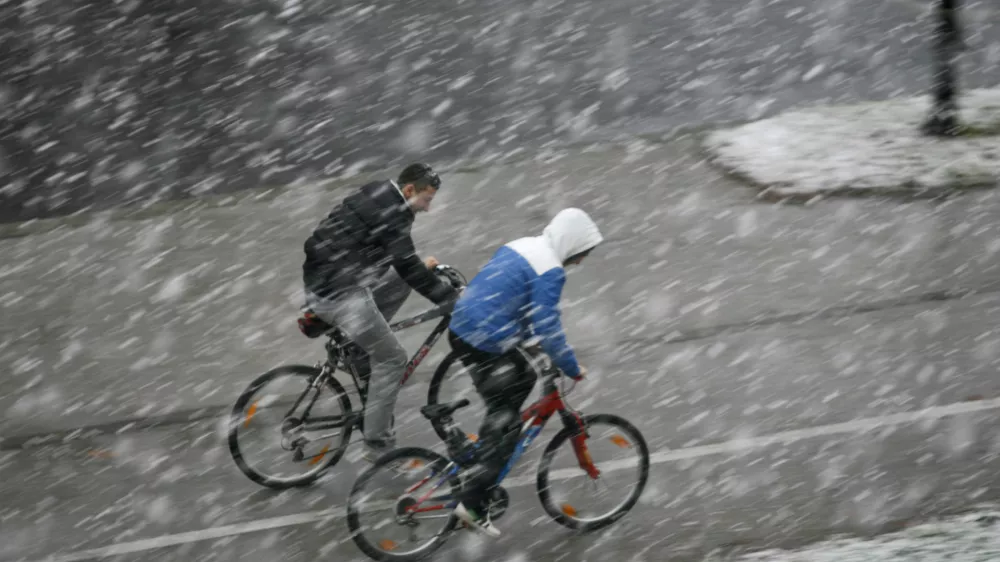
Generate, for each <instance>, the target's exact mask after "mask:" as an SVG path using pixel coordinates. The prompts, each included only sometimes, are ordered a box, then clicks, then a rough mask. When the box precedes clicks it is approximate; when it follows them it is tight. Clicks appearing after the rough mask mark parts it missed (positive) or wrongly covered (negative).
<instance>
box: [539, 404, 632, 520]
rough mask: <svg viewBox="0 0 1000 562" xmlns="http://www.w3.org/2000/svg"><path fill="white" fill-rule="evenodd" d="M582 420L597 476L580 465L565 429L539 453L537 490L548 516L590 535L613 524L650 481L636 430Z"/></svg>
mask: <svg viewBox="0 0 1000 562" xmlns="http://www.w3.org/2000/svg"><path fill="white" fill-rule="evenodd" d="M584 422H585V423H586V426H587V431H588V433H589V434H590V436H589V437H588V438H587V439H586V440H585V442H586V448H587V451H588V453H589V454H590V457H591V459H592V460H593V464H594V466H596V468H597V469H598V470H599V472H600V474H599V476H597V478H594V477H592V476H591V475H590V474H588V472H587V471H586V470H585V469H584V468H582V467H581V466H580V459H579V457H578V456H577V454H576V450H575V449H574V447H573V432H572V431H571V430H569V429H567V428H564V429H563V430H561V431H560V432H559V433H558V434H556V436H555V437H553V438H552V441H550V442H549V444H548V446H547V447H546V448H545V452H544V453H543V454H542V458H541V460H540V462H539V466H538V480H537V486H538V496H539V499H540V500H541V503H542V507H543V508H544V509H545V511H546V513H548V514H549V516H550V517H552V518H553V519H554V520H555V521H556V522H557V523H559V524H561V525H563V526H565V527H568V528H570V529H574V530H578V531H581V532H589V531H594V530H597V529H601V528H603V527H606V526H608V525H610V524H612V523H614V522H615V521H617V520H618V519H620V518H621V517H622V516H624V515H625V514H626V513H628V511H629V510H631V509H632V508H633V507H634V506H635V504H636V503H637V502H638V500H639V497H640V496H641V495H642V492H643V490H644V489H645V487H646V481H647V479H648V477H649V448H648V446H647V445H646V441H645V439H644V438H643V436H642V434H641V433H640V432H639V430H638V429H636V428H635V426H633V425H632V424H631V423H629V422H628V421H627V420H625V419H623V418H621V417H618V416H615V415H611V414H596V415H590V416H585V417H584ZM609 452H610V453H611V454H609ZM614 453H623V454H614Z"/></svg>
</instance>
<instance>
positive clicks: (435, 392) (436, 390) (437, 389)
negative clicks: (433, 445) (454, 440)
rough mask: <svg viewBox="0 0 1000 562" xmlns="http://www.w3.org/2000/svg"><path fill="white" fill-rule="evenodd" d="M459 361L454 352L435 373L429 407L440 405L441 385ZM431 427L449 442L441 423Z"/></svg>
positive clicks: (428, 395)
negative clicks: (453, 365) (449, 370)
mask: <svg viewBox="0 0 1000 562" xmlns="http://www.w3.org/2000/svg"><path fill="white" fill-rule="evenodd" d="M456 360H458V353H456V352H454V351H452V352H449V353H448V355H446V356H445V358H444V359H442V360H441V363H439V364H438V367H437V369H436V370H435V371H434V376H432V377H431V382H430V385H429V386H428V387H427V405H428V406H434V405H436V404H438V403H439V398H440V394H441V385H442V384H443V383H444V377H445V375H446V374H447V373H448V368H449V367H451V365H452V363H454V362H455V361H456ZM431 426H432V427H433V428H434V433H436V434H437V436H438V437H439V438H440V439H441V440H442V441H447V440H448V432H447V431H445V428H444V427H443V426H442V425H441V424H440V423H435V422H431Z"/></svg>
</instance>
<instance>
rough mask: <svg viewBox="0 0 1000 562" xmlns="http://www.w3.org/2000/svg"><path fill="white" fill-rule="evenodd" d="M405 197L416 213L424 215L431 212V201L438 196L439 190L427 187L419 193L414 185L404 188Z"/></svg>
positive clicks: (407, 185) (410, 184) (409, 184)
mask: <svg viewBox="0 0 1000 562" xmlns="http://www.w3.org/2000/svg"><path fill="white" fill-rule="evenodd" d="M402 191H403V196H405V197H406V200H407V201H408V202H409V203H410V208H411V209H413V212H414V213H423V212H426V211H430V210H431V201H433V200H434V196H435V195H437V190H436V189H434V188H433V187H425V188H423V189H422V190H420V191H417V187H416V186H415V185H413V184H412V183H408V184H406V185H405V186H403V190H402Z"/></svg>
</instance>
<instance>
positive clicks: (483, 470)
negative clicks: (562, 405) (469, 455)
mask: <svg viewBox="0 0 1000 562" xmlns="http://www.w3.org/2000/svg"><path fill="white" fill-rule="evenodd" d="M448 341H449V342H450V343H451V348H452V349H454V350H455V352H456V353H458V354H459V359H460V360H461V361H462V363H463V364H464V365H465V366H466V367H468V368H469V371H470V373H471V375H472V382H473V384H475V385H476V392H478V393H479V396H481V397H482V399H483V402H485V403H486V417H485V418H483V423H482V424H481V425H480V426H479V452H478V459H477V460H478V461H479V462H478V464H477V465H475V466H472V467H470V468H469V469H468V470H467V472H466V474H467V475H468V476H469V478H468V479H467V480H466V484H465V487H464V489H463V490H462V493H461V497H460V498H459V499H460V500H461V501H462V503H463V504H465V506H466V507H468V508H471V509H477V510H480V511H481V513H483V514H485V510H486V508H487V507H488V506H489V494H490V489H491V488H492V487H493V485H494V484H495V483H496V480H497V478H499V476H500V473H501V472H502V471H503V468H504V466H506V464H507V461H509V460H510V457H511V456H512V455H513V454H514V450H515V449H516V448H517V441H518V437H519V436H520V433H521V407H522V406H523V405H524V402H525V400H527V399H528V396H529V395H530V394H531V390H532V389H533V388H534V386H535V372H534V370H532V369H531V368H530V366H529V365H528V364H527V362H526V361H525V360H524V358H523V357H522V356H521V355H520V354H518V353H516V352H511V353H507V354H503V355H496V354H493V353H487V352H485V351H480V350H478V349H476V348H474V347H472V346H471V345H469V344H467V343H465V342H464V341H462V340H461V339H460V338H459V337H458V336H457V335H455V333H454V332H451V331H450V330H449V332H448Z"/></svg>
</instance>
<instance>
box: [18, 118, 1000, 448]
mask: <svg viewBox="0 0 1000 562" xmlns="http://www.w3.org/2000/svg"><path fill="white" fill-rule="evenodd" d="M700 143H701V140H700V138H697V137H695V136H689V137H685V138H680V139H675V140H671V141H669V142H664V143H653V142H649V141H638V140H637V141H634V142H630V143H623V144H614V145H608V144H605V145H597V146H593V147H589V148H588V147H573V148H567V149H562V150H559V151H553V152H551V153H549V154H546V155H544V156H542V155H540V156H539V157H538V158H536V159H534V160H525V161H521V162H515V163H508V164H503V165H498V166H493V167H486V168H483V169H479V170H474V169H466V170H460V171H456V172H454V173H450V174H447V175H446V177H445V184H446V187H445V188H444V189H443V190H442V192H441V193H440V194H439V196H438V198H437V199H436V200H435V203H436V207H435V209H434V210H433V211H432V212H431V213H430V214H428V215H424V216H421V217H420V218H419V220H418V221H417V224H416V227H415V229H414V236H415V239H416V240H417V243H418V247H419V248H420V249H421V251H422V253H423V254H424V255H434V256H436V257H438V258H439V259H440V260H441V261H442V262H444V263H449V264H452V265H455V266H457V267H458V268H460V269H461V270H462V271H463V272H464V273H465V274H466V275H467V276H468V277H470V278H471V277H472V275H474V274H475V272H476V270H477V268H478V267H479V266H480V265H481V264H482V263H483V262H484V261H485V260H486V259H487V258H488V257H489V255H490V254H491V253H492V252H493V251H494V250H495V248H496V247H497V245H499V244H500V243H502V242H503V241H506V240H509V239H511V238H515V237H519V236H523V235H527V234H534V233H537V232H540V230H541V228H542V227H543V226H544V224H545V223H546V222H547V219H548V217H550V216H551V215H552V214H554V213H555V212H556V211H557V210H558V209H560V208H562V207H564V206H568V205H577V206H580V207H582V208H584V209H586V210H587V211H588V212H591V213H592V214H593V216H594V217H595V219H596V220H597V221H598V223H599V224H600V225H601V228H602V230H603V231H604V234H605V237H606V239H607V243H606V245H605V246H604V247H603V248H602V249H601V250H599V251H598V252H596V253H595V254H594V255H593V256H592V258H591V259H590V260H589V262H588V263H587V264H586V265H585V266H584V267H583V268H582V269H581V270H579V271H576V272H573V273H572V274H571V275H570V276H569V282H568V285H567V294H566V297H565V299H564V302H565V311H564V316H565V322H566V325H567V330H568V332H569V337H570V341H571V342H573V343H574V345H575V346H576V347H577V348H578V349H579V350H580V353H581V355H582V356H583V357H584V358H585V360H587V359H591V358H594V357H597V356H599V355H601V354H606V353H609V352H611V351H612V350H621V349H627V348H630V347H643V346H649V345H653V346H662V345H664V344H667V343H669V342H671V341H678V340H684V339H690V338H705V337H709V336H711V335H713V334H716V333H719V332H720V331H722V330H724V329H731V330H745V329H752V325H754V324H755V323H767V322H794V321H797V320H802V319H807V318H810V317H813V316H814V315H816V314H822V313H824V311H827V312H829V313H831V314H832V313H835V312H838V311H839V312H845V311H849V310H850V309H851V307H855V306H864V307H869V308H874V309H878V308H883V307H891V306H898V305H900V304H905V303H907V302H920V301H924V300H934V299H940V298H947V297H948V296H949V295H951V294H952V293H951V292H953V291H959V292H961V291H963V290H988V291H993V290H996V289H997V288H998V286H1000V283H998V275H997V273H998V266H997V263H998V260H997V252H998V251H1000V196H998V195H997V194H995V193H993V192H991V191H983V192H977V193H970V194H968V195H966V196H964V197H962V198H956V199H953V200H950V201H947V202H945V203H934V202H929V201H909V202H898V201H895V202H894V201H878V200H864V201H859V200H836V201H833V200H831V201H824V202H821V203H818V204H815V205H810V206H782V205H773V204H769V203H762V202H760V201H759V200H757V199H756V198H755V195H754V193H753V192H752V190H749V189H747V188H746V187H745V186H744V185H742V184H740V183H739V182H738V181H737V180H735V179H733V178H731V177H729V176H727V175H726V174H724V173H723V172H721V171H719V170H716V169H715V168H713V167H711V166H709V164H708V162H707V161H706V158H705V154H704V153H703V152H702V148H701V144H700ZM342 194H343V191H338V190H336V189H332V188H328V187H320V186H313V187H304V188H297V189H294V190H287V191H281V192H278V193H276V194H272V195H270V196H268V197H267V198H262V199H261V200H258V201H254V200H252V198H248V199H246V200H243V201H242V202H240V203H238V204H233V205H230V206H219V207H214V208H201V209H199V210H190V209H187V207H188V206H187V205H178V206H177V207H178V209H177V210H175V211H174V212H172V213H166V214H161V215H154V216H149V217H146V218H142V219H137V220H121V219H118V220H106V219H101V218H92V219H90V220H88V221H86V224H83V225H78V226H72V225H68V226H64V227H61V228H56V229H50V230H44V231H38V232H35V233H33V234H29V235H25V236H19V237H8V238H5V239H0V264H2V265H0V315H2V318H3V321H2V322H0V365H3V366H5V368H4V373H3V376H2V377H0V438H2V439H5V440H7V443H8V444H9V443H11V442H20V441H23V437H24V436H26V435H34V434H37V433H40V432H49V431H60V432H65V431H70V430H72V429H75V428H78V427H84V426H92V425H95V424H104V423H112V422H116V421H120V420H123V419H132V418H143V417H149V416H164V415H166V416H168V418H169V416H171V415H174V416H177V415H180V416H182V417H183V416H188V415H189V414H191V413H192V412H195V411H197V410H198V409H199V408H218V407H223V408H227V407H228V406H229V405H230V404H231V403H232V402H233V400H234V399H235V397H236V395H237V394H238V393H239V392H240V391H241V390H242V389H243V387H244V386H245V385H246V384H247V383H248V382H249V381H250V380H251V379H252V378H254V377H255V376H256V375H257V374H259V373H261V372H263V371H265V370H267V369H268V368H270V367H272V366H275V365H278V364H280V363H286V362H299V363H313V362H315V361H317V360H319V359H321V358H322V353H323V351H322V344H321V342H320V341H319V340H307V339H306V338H304V337H303V336H301V335H300V334H299V332H298V330H297V328H296V326H295V319H296V317H297V315H298V306H299V304H300V298H299V290H300V289H299V286H300V281H299V279H300V266H301V260H302V250H301V247H302V246H301V244H302V241H303V240H304V238H305V237H306V236H307V235H308V233H309V231H310V230H311V229H312V228H313V227H314V225H315V223H316V222H317V221H318V220H319V219H320V217H321V216H322V215H323V214H325V213H326V212H327V211H328V209H329V207H330V206H332V205H333V204H334V202H335V200H336V199H337V198H339V197H340V196H342ZM7 232H8V233H9V231H7ZM424 306H426V302H424V301H423V300H422V299H421V298H420V297H419V296H414V297H411V299H410V301H409V302H408V303H407V305H406V307H405V308H404V310H403V311H402V312H401V313H400V314H401V315H407V314H411V313H413V312H416V311H419V310H420V309H422V308H423V307H424ZM940 321H941V322H945V323H947V322H948V321H951V320H949V319H944V320H940ZM954 321H955V322H959V321H960V319H955V320H954ZM429 329H430V326H427V327H426V329H425V328H424V327H418V328H413V329H411V330H408V331H407V332H406V334H405V337H404V339H403V342H404V345H406V346H407V348H408V349H409V350H411V351H413V350H415V349H416V347H417V346H418V345H419V343H420V341H422V340H423V338H424V337H425V335H426V332H427V330H429ZM991 329H992V326H983V329H982V333H983V334H984V335H986V334H987V333H988V332H989V330H991ZM989 338H992V336H989V337H988V338H987V339H988V340H989ZM447 350H448V346H447V344H446V342H443V341H442V342H440V343H439V344H438V345H437V347H436V348H435V350H434V351H433V352H432V353H431V355H430V356H429V357H428V358H427V360H426V361H425V362H424V364H423V366H422V367H421V368H420V369H419V370H418V371H417V373H416V375H415V379H416V382H418V383H420V382H425V381H426V380H427V379H428V378H429V376H430V373H431V372H432V371H433V369H434V367H435V366H436V364H437V362H438V361H439V359H440V357H441V356H442V354H443V353H445V352H447ZM801 360H803V361H808V359H807V358H802V359H801ZM623 368H624V366H623ZM654 368H655V366H654ZM2 446H4V445H3V442H2V441H0V447H2Z"/></svg>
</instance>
